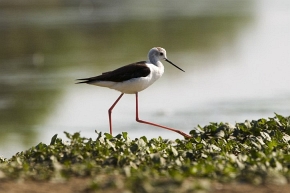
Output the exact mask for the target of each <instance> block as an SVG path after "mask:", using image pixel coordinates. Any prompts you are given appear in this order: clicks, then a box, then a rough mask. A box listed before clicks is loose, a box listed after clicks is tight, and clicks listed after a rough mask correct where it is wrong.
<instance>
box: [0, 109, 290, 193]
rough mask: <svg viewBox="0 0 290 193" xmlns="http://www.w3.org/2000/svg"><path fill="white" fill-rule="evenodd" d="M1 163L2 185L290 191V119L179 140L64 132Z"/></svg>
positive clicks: (216, 128)
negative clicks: (234, 185)
mask: <svg viewBox="0 0 290 193" xmlns="http://www.w3.org/2000/svg"><path fill="white" fill-rule="evenodd" d="M65 134H66V137H67V138H68V140H67V141H64V140H62V139H60V138H57V135H55V136H53V137H52V139H51V143H50V144H49V145H46V144H43V143H39V144H38V145H37V146H35V147H32V148H31V149H28V150H27V151H25V152H21V153H17V154H16V155H15V156H13V157H12V158H10V159H1V160H0V177H1V178H2V179H23V180H36V181H47V180H49V181H59V180H60V181H63V180H66V179H68V178H71V177H84V178H90V184H89V185H88V187H87V191H88V192H90V191H96V190H106V189H107V190H111V189H113V190H130V191H132V192H175V191H176V190H178V191H179V192H190V191H195V190H208V189H209V188H210V183H211V182H212V181H217V182H221V183H227V182H244V183H251V184H287V183H289V181H290V117H283V116H281V115H278V114H276V116H275V117H274V118H268V119H259V120H257V121H245V122H244V123H237V124H235V125H231V124H228V123H225V124H224V123H210V124H209V125H207V126H205V127H200V126H198V128H196V129H194V130H192V131H191V132H190V134H191V135H192V136H193V137H192V138H191V139H184V140H180V139H176V140H175V141H172V140H167V139H162V138H161V137H158V138H153V139H147V138H146V137H145V136H143V137H140V138H136V139H130V138H129V136H128V134H127V133H126V132H123V133H122V134H118V135H117V136H115V137H113V136H111V135H110V134H108V133H105V134H102V133H96V139H92V138H84V137H81V135H80V133H74V134H69V133H65ZM153 190H154V191H153Z"/></svg>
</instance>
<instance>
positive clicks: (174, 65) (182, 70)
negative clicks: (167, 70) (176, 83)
mask: <svg viewBox="0 0 290 193" xmlns="http://www.w3.org/2000/svg"><path fill="white" fill-rule="evenodd" d="M165 61H166V62H168V63H170V64H172V65H173V66H175V67H176V68H178V69H179V70H181V71H182V72H185V71H184V70H182V69H181V68H179V67H178V66H176V65H175V64H173V63H172V62H171V61H170V60H168V59H167V58H165Z"/></svg>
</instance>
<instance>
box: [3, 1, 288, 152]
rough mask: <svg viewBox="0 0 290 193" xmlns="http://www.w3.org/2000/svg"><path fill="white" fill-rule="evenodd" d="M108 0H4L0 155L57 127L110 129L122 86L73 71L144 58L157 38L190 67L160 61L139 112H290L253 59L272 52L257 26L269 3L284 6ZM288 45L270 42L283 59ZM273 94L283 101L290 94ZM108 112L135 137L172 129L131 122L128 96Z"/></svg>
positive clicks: (153, 116)
mask: <svg viewBox="0 0 290 193" xmlns="http://www.w3.org/2000/svg"><path fill="white" fill-rule="evenodd" d="M110 2H111V1H110ZM110 2H109V1H108V2H106V1H104V2H99V1H93V0H92V1H90V0H87V1H72V2H67V1H63V2H61V3H60V2H59V1H55V2H54V1H51V2H50V3H49V2H48V3H46V4H41V5H40V4H39V3H38V1H29V2H26V3H22V4H21V5H20V4H19V5H17V6H16V5H12V4H11V3H10V1H2V2H1V4H2V6H1V9H0V14H1V15H2V16H3V17H1V18H0V35H1V36H0V42H1V44H2V45H3V47H4V49H3V48H2V49H1V50H0V134H1V135H0V139H1V141H0V156H5V157H7V156H11V155H12V154H13V153H15V152H16V151H20V150H23V149H25V148H27V147H29V146H31V145H34V144H36V143H38V142H39V141H44V142H47V143H48V142H49V138H50V137H51V136H52V135H53V134H55V133H58V134H61V133H62V132H63V131H68V132H73V131H82V133H83V134H87V135H88V136H91V135H92V133H93V131H94V130H95V129H98V130H100V131H102V132H108V131H107V128H108V123H107V108H108V107H109V106H110V105H111V103H112V102H113V101H114V100H115V98H116V97H117V96H118V93H116V92H114V91H111V90H106V89H102V88H97V87H91V86H87V85H82V86H79V85H78V86H76V85H74V84H73V83H74V80H75V79H76V78H82V77H87V76H93V75H96V74H99V73H101V72H103V71H108V70H111V69H114V68H116V67H118V66H120V65H124V64H126V63H128V62H134V61H138V60H144V59H145V57H146V55H147V52H148V50H149V49H150V48H151V47H153V46H162V47H164V48H166V50H167V52H168V57H169V59H171V60H172V61H174V62H175V63H176V64H177V65H179V66H180V67H182V68H184V69H185V71H186V73H184V74H181V73H180V72H176V69H173V68H171V67H170V66H169V65H166V66H165V68H166V73H165V75H164V77H163V78H162V79H161V80H159V81H158V83H155V84H154V86H152V87H150V88H149V89H148V91H146V92H142V94H140V103H141V104H140V106H141V107H142V110H141V111H142V116H141V117H142V118H143V117H144V118H145V117H146V119H148V120H150V121H154V122H157V123H160V124H164V125H168V126H172V127H178V128H184V130H185V131H186V132H188V131H190V130H191V129H193V128H194V127H195V126H196V125H197V124H206V123H208V122H210V121H218V122H219V121H224V122H225V121H235V120H237V121H239V120H241V119H244V118H245V117H246V118H248V119H252V118H253V119H254V118H257V117H259V116H272V115H273V112H274V111H276V110H274V109H277V112H278V111H280V112H281V111H282V112H283V113H285V112H289V108H287V107H285V105H283V104H280V103H279V104H277V103H274V102H273V100H274V99H273V97H271V96H273V95H271V92H266V91H265V89H263V88H261V84H260V83H259V82H263V81H264V82H266V83H268V84H269V83H270V82H273V81H272V79H271V76H267V78H268V79H269V80H261V79H265V77H266V76H263V74H267V73H269V72H268V71H266V70H267V69H269V67H265V69H260V68H259V66H260V63H259V60H260V59H261V58H263V57H265V54H266V55H267V54H269V50H267V49H265V47H266V45H267V44H266V45H263V43H265V42H266V40H268V38H269V37H267V36H261V35H260V34H261V33H265V34H267V31H270V32H271V30H269V29H265V26H266V27H267V25H263V22H265V20H263V19H261V18H266V16H267V14H268V12H269V10H270V11H271V13H276V12H279V14H281V13H284V14H288V12H286V11H285V8H284V7H285V6H283V5H282V6H281V7H283V8H284V12H283V10H282V12H281V11H280V10H281V7H279V6H276V7H274V8H275V9H273V10H272V9H271V7H272V5H270V6H269V5H268V4H266V5H265V6H260V5H264V3H262V2H260V1H235V2H229V1H218V2H216V1H206V2H203V1H188V2H187V3H184V4H182V3H178V2H177V1H166V2H165V1H158V2H155V1H152V2H142V3H141V2H138V3H137V2H135V1H122V2H120V1H114V2H113V3H110ZM285 2H286V3H287V1H285ZM285 2H284V3H285ZM257 4H258V6H257ZM149 5H150V6H149ZM275 5H276V4H275ZM278 5H280V4H278ZM144 7H146V9H144ZM275 11H276V12H275ZM263 14H266V15H263ZM274 15H275V14H274ZM271 16H273V14H272V15H271ZM276 16H277V14H276ZM278 16H279V15H278ZM281 16H282V15H281ZM288 16H289V14H288ZM283 18H284V15H283ZM286 18H287V17H286ZM279 19H281V18H279ZM279 21H280V22H281V24H280V25H279V26H284V27H285V29H288V30H289V25H288V26H287V25H284V23H282V22H283V21H284V20H282V21H281V20H279ZM269 22H270V21H269ZM266 24H267V23H266ZM270 24H271V23H270ZM279 26H278V24H277V26H275V28H278V27H279ZM285 29H284V28H283V29H280V30H282V31H283V30H285ZM275 33H276V31H273V33H272V35H273V34H275ZM269 35H271V34H269ZM280 35H281V34H280ZM282 35H283V34H282ZM280 37H281V38H283V37H284V36H280ZM277 38H279V37H278V36H277ZM288 40H289V39H288ZM249 41H250V42H249ZM276 41H277V40H276ZM252 42H254V44H253V43H252ZM288 43H289V42H288ZM288 45H289V44H288ZM255 46H256V47H255ZM259 46H262V47H263V49H258V47H259ZM257 50H258V51H257ZM286 50H289V46H288V47H287V45H286V46H285V45H284V46H283V45H282V46H280V47H279V48H277V49H276V50H275V53H276V54H278V55H279V58H281V57H282V58H284V59H286V61H282V62H281V63H280V64H281V65H283V64H286V63H285V62H287V59H288V62H289V57H286V56H285V55H286ZM270 53H271V52H270ZM249 54H250V55H249ZM273 54H274V53H273ZM256 56H257V57H256ZM285 57H286V58H285ZM276 58H277V56H276V55H274V56H273V62H275V60H276ZM262 61H264V60H262ZM109 65H110V66H109ZM251 65H253V66H251ZM276 67H277V68H279V65H276ZM249 69H252V70H251V71H248V70H249ZM245 71H248V72H247V73H246V74H242V73H245ZM241 72H242V73H241ZM259 72H263V73H262V75H261V74H260V73H259ZM272 72H274V73H275V72H276V74H277V75H278V77H279V75H281V74H279V72H278V71H275V70H274V71H272ZM245 77H248V78H245ZM276 77H277V76H276ZM256 79H260V80H259V81H258V83H257V81H256ZM241 80H243V81H241ZM231 83H233V84H234V85H235V86H236V87H234V86H233V84H231ZM255 84H256V85H255ZM251 85H254V86H256V87H257V88H255V87H254V86H251ZM226 87H227V88H226ZM278 87H279V88H280V90H282V91H283V92H286V93H287V92H288V93H290V92H289V89H288V90H287V89H286V88H285V87H284V86H278ZM269 88H272V87H269ZM241 90H242V92H240V91H241ZM272 92H273V91H272ZM261 93H264V94H265V95H268V97H269V98H270V99H271V103H269V100H268V99H267V98H265V99H264V102H263V100H259V97H260V96H261ZM237 96H238V97H237ZM285 96H286V97H285ZM287 96H288V97H287ZM251 97H253V98H251ZM275 97H277V96H276V95H275ZM257 98H258V99H257ZM277 99H281V100H280V101H282V102H281V103H286V102H287V101H288V102H289V94H288V95H283V97H277ZM269 104H277V105H269ZM255 107H256V108H255ZM257 109H258V110H259V111H258V112H257ZM152 110H153V111H152ZM251 112H253V113H252V114H251ZM260 112H262V113H260ZM263 113H264V114H263ZM288 114H289V113H288ZM229 115H231V116H229ZM113 119H114V124H115V130H114V131H115V133H119V132H121V131H129V133H130V136H132V137H134V136H140V135H144V132H142V130H145V129H146V130H147V131H148V132H147V133H146V135H147V134H148V137H153V136H156V135H162V136H165V137H169V138H175V137H177V136H176V135H173V134H171V133H168V132H163V130H156V129H154V128H148V126H141V125H137V124H135V122H134V100H133V96H130V95H128V96H127V95H126V97H124V99H122V101H121V102H120V104H118V108H116V109H115V110H114V114H113ZM232 119H233V120H232ZM185 120H186V121H185Z"/></svg>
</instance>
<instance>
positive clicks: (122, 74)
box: [77, 61, 150, 83]
mask: <svg viewBox="0 0 290 193" xmlns="http://www.w3.org/2000/svg"><path fill="white" fill-rule="evenodd" d="M145 63H146V62H145V61H141V62H136V63H133V64H128V65H126V66H123V67H120V68H118V69H116V70H113V71H109V72H104V73H103V74H102V75H99V76H94V77H90V78H82V79H77V80H81V82H78V83H93V82H95V81H96V82H97V81H112V82H123V81H126V80H130V79H132V78H139V77H146V76H148V74H150V68H148V67H147V66H146V65H145Z"/></svg>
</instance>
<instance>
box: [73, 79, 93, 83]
mask: <svg viewBox="0 0 290 193" xmlns="http://www.w3.org/2000/svg"><path fill="white" fill-rule="evenodd" d="M76 81H79V82H76V84H82V83H88V82H89V81H90V80H89V79H88V78H80V79H76Z"/></svg>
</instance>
